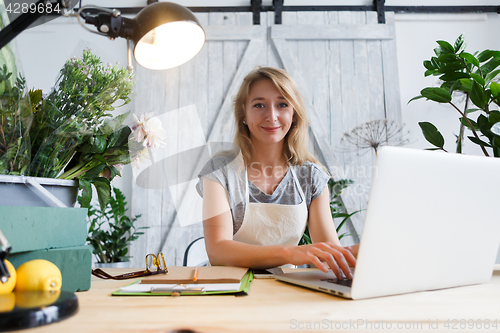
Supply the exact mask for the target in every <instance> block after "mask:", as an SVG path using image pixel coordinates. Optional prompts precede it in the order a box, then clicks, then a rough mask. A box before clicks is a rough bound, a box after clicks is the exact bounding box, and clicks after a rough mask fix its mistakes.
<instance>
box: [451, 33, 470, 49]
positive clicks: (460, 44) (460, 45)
mask: <svg viewBox="0 0 500 333" xmlns="http://www.w3.org/2000/svg"><path fill="white" fill-rule="evenodd" d="M454 47H455V52H456V53H461V52H462V51H463V50H465V48H466V47H467V41H466V40H465V39H464V35H463V34H462V35H460V36H458V38H457V40H456V41H455V45H454Z"/></svg>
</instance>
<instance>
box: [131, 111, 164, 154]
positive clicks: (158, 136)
mask: <svg viewBox="0 0 500 333" xmlns="http://www.w3.org/2000/svg"><path fill="white" fill-rule="evenodd" d="M133 117H134V126H133V127H132V130H133V132H132V135H133V137H134V139H135V140H136V141H137V142H142V145H143V146H144V147H146V148H151V149H153V150H154V149H157V148H160V147H163V146H164V145H165V141H164V140H165V138H166V136H167V133H166V132H165V130H164V129H163V125H162V123H161V121H160V119H158V118H157V117H156V116H155V115H154V113H143V114H142V115H140V116H139V118H137V116H136V115H135V114H133Z"/></svg>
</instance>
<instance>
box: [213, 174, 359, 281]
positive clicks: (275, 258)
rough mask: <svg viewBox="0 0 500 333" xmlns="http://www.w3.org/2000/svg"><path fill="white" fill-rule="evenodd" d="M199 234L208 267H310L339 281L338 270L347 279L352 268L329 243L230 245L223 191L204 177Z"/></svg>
mask: <svg viewBox="0 0 500 333" xmlns="http://www.w3.org/2000/svg"><path fill="white" fill-rule="evenodd" d="M203 230H204V235H205V246H206V249H207V254H208V257H209V259H210V263H211V264H212V265H228V266H241V267H250V268H270V267H276V266H281V265H284V264H288V263H290V264H294V265H303V264H312V265H315V266H316V267H318V268H320V269H321V270H323V271H327V270H328V266H329V267H330V268H332V270H333V272H334V273H335V274H336V275H337V276H339V277H340V276H341V274H340V270H339V266H340V267H341V269H342V270H343V271H344V273H345V274H346V276H348V277H350V270H349V265H348V263H347V261H348V262H349V263H351V264H352V265H354V264H355V259H354V257H353V256H352V254H351V253H350V252H349V251H348V250H345V249H344V248H342V247H341V246H340V245H337V244H333V243H326V242H323V243H318V244H313V245H304V246H284V245H273V246H260V245H251V244H245V243H242V242H237V241H234V240H233V220H232V216H231V211H230V206H229V201H228V198H227V194H226V191H225V190H224V188H223V187H222V185H220V184H219V183H217V182H216V181H213V180H210V179H208V178H206V177H205V178H203ZM346 258H347V260H346ZM323 262H325V263H326V264H324V263H323Z"/></svg>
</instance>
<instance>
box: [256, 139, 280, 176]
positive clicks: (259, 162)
mask: <svg viewBox="0 0 500 333" xmlns="http://www.w3.org/2000/svg"><path fill="white" fill-rule="evenodd" d="M254 148H255V150H254V154H253V156H252V160H251V161H250V163H249V164H252V167H253V168H256V169H261V170H262V169H264V168H269V167H271V168H273V169H274V168H276V167H284V166H285V165H286V160H285V157H284V156H283V142H280V143H276V144H264V145H261V144H258V143H257V144H255V143H254Z"/></svg>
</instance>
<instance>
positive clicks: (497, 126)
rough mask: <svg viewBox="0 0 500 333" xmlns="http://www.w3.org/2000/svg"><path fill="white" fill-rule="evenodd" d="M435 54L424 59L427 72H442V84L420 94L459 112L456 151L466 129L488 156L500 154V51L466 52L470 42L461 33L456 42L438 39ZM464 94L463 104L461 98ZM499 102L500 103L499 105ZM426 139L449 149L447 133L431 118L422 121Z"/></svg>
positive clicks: (434, 144) (460, 149)
mask: <svg viewBox="0 0 500 333" xmlns="http://www.w3.org/2000/svg"><path fill="white" fill-rule="evenodd" d="M437 43H438V47H436V48H435V49H434V53H435V55H436V56H435V57H432V58H431V59H430V60H426V61H424V67H425V68H426V72H425V76H430V75H434V76H439V79H440V80H441V81H442V84H441V86H440V87H427V88H424V89H422V90H421V91H420V95H419V96H416V97H414V98H412V99H411V100H410V101H409V102H408V103H410V102H411V101H413V100H416V99H419V98H427V100H431V101H434V102H437V103H447V104H450V105H451V107H453V108H454V109H455V110H456V111H457V112H458V113H459V115H460V116H459V118H458V120H459V126H460V129H459V134H458V135H457V141H456V150H455V151H456V152H457V153H462V146H463V140H464V136H465V132H466V130H467V131H469V133H470V134H471V135H469V136H468V137H467V138H468V139H469V140H470V141H471V142H472V143H474V144H476V145H479V147H480V148H481V150H482V152H483V154H484V155H485V156H491V154H492V155H493V156H495V157H500V112H499V111H498V107H499V106H500V83H499V82H498V81H499V74H500V69H498V67H499V66H500V51H496V50H484V51H482V52H475V53H474V54H471V53H467V52H465V48H466V45H467V43H466V42H465V40H464V38H463V36H462V35H461V36H459V37H458V38H457V40H456V41H455V43H454V45H451V44H450V43H448V42H446V41H442V40H440V41H437ZM463 97H465V98H464V102H463V106H462V108H460V106H459V104H458V103H457V100H460V99H462V98H463ZM495 105H496V107H495ZM419 125H420V128H421V129H422V133H423V135H424V137H425V139H426V140H427V141H428V142H429V143H431V144H432V145H433V146H434V148H431V149H437V150H443V151H446V149H445V142H444V138H443V135H442V134H441V133H440V132H439V130H438V129H437V128H436V127H435V126H434V125H433V124H431V123H429V122H420V123H419Z"/></svg>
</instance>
